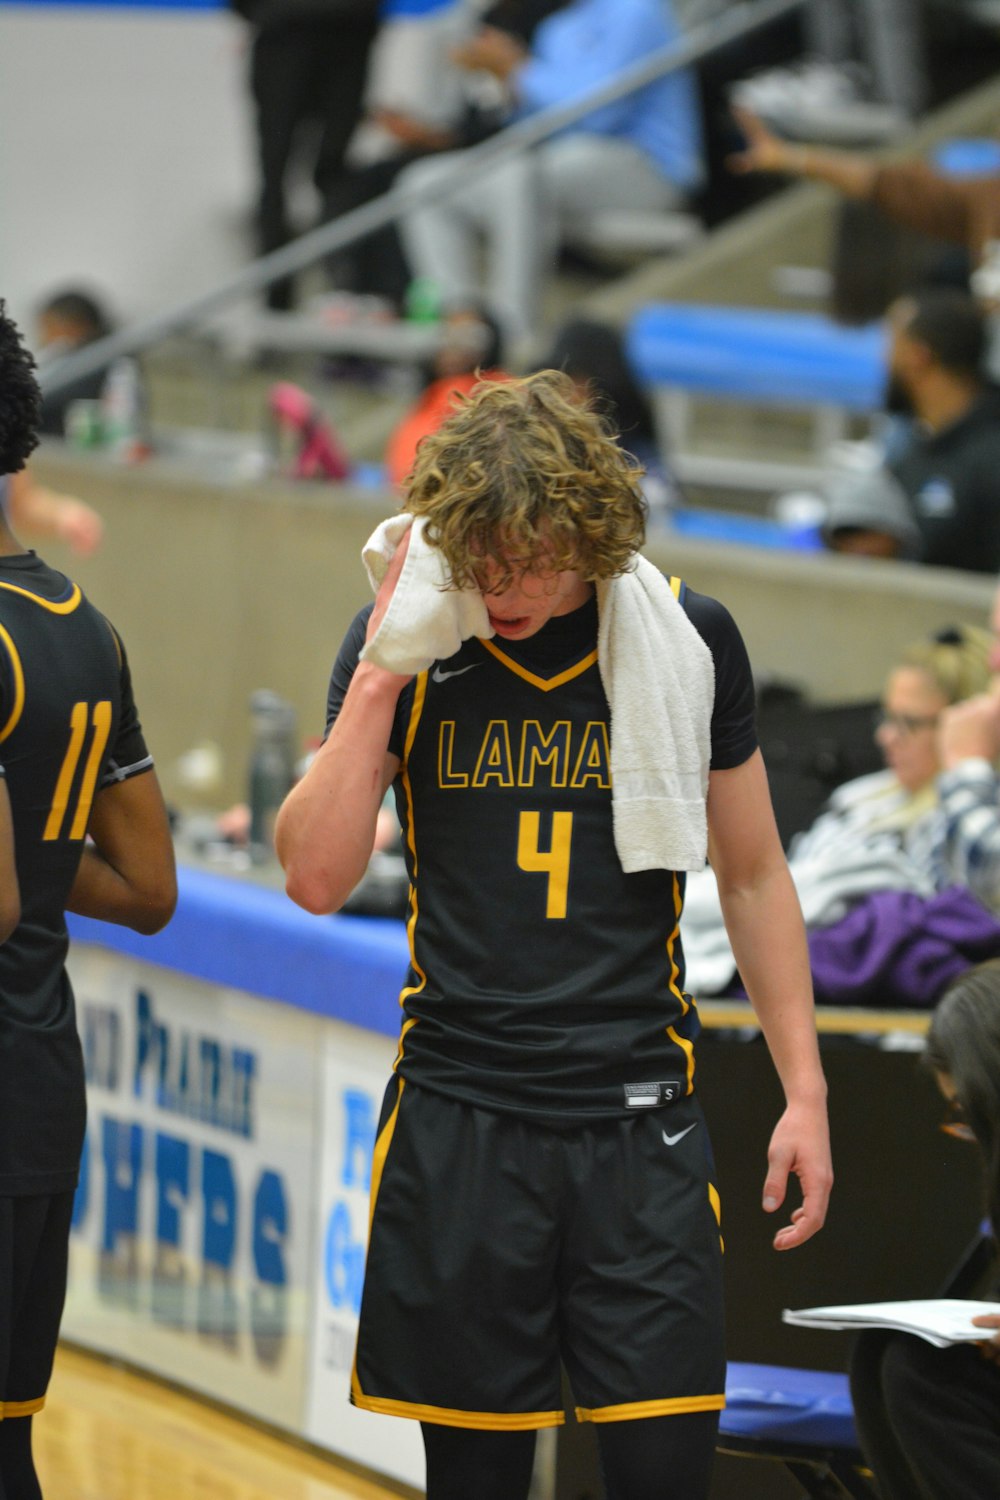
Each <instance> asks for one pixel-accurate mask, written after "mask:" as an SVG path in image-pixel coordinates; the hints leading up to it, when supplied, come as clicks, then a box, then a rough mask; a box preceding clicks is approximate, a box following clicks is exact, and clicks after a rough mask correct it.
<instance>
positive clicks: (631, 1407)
mask: <svg viewBox="0 0 1000 1500" xmlns="http://www.w3.org/2000/svg"><path fill="white" fill-rule="evenodd" d="M725 1404H726V1397H725V1394H724V1393H723V1394H721V1395H718V1396H667V1397H665V1398H664V1399H663V1400H662V1401H625V1402H623V1403H622V1405H621V1406H597V1407H595V1408H594V1409H593V1410H588V1408H587V1407H585V1406H578V1407H577V1408H576V1420H577V1421H578V1422H633V1421H635V1420H637V1419H638V1418H639V1417H676V1416H679V1415H682V1414H683V1413H685V1412H696V1411H722V1409H723V1407H724V1406H725Z"/></svg>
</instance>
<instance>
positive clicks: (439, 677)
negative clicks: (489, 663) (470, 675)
mask: <svg viewBox="0 0 1000 1500" xmlns="http://www.w3.org/2000/svg"><path fill="white" fill-rule="evenodd" d="M482 665H483V664H482V662H481V661H474V662H473V663H472V666H468V667H455V669H454V671H451V672H442V670H441V668H440V667H435V668H434V670H433V672H432V673H431V682H447V681H448V678H449V677H461V675H462V673H463V672H471V671H472V668H473V667H481V666H482Z"/></svg>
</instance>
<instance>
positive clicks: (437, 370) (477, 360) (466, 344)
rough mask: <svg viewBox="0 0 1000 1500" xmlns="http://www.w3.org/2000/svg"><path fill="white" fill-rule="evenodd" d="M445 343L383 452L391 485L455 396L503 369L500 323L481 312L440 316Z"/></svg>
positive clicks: (472, 307)
mask: <svg viewBox="0 0 1000 1500" xmlns="http://www.w3.org/2000/svg"><path fill="white" fill-rule="evenodd" d="M443 332H444V339H443V342H442V344H441V347H440V349H439V350H438V352H437V355H436V356H435V358H434V363H433V366H432V368H431V370H430V372H429V377H430V378H429V379H428V382H427V385H426V387H425V388H424V390H423V392H422V393H421V395H420V396H419V397H418V398H417V400H416V402H415V403H414V405H413V406H412V407H411V408H410V410H409V411H408V412H406V413H405V415H404V416H403V417H402V419H401V421H400V422H399V424H398V425H397V427H396V428H395V430H394V431H393V433H392V435H391V437H390V438H389V442H388V444H387V446H386V451H385V465H386V470H387V473H388V477H389V479H390V481H391V482H392V483H393V484H394V485H396V486H397V487H401V486H402V485H403V481H404V480H405V479H406V476H407V475H408V474H409V472H410V470H411V468H412V467H413V460H414V459H415V458H416V456H417V446H418V444H419V443H420V440H421V438H424V437H426V436H427V434H428V433H429V432H437V430H438V428H439V427H440V426H441V423H442V422H443V421H444V419H445V417H447V416H448V415H449V413H450V412H451V411H453V410H454V401H455V397H456V395H459V394H467V393H468V392H469V391H471V390H472V388H473V386H475V385H477V384H478V382H479V381H480V379H482V377H483V376H484V375H485V376H488V377H490V378H491V379H494V380H496V379H497V378H500V377H501V372H502V367H503V352H502V351H503V340H502V337H501V332H500V325H499V324H498V323H497V321H496V319H495V318H492V317H491V316H490V314H489V313H488V312H487V311H486V310H485V308H483V307H481V306H479V305H478V304H469V303H462V304H459V305H456V306H455V307H453V308H451V309H449V310H447V311H446V312H445V316H444V326H443Z"/></svg>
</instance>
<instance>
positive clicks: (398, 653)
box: [361, 511, 493, 677]
mask: <svg viewBox="0 0 1000 1500" xmlns="http://www.w3.org/2000/svg"><path fill="white" fill-rule="evenodd" d="M411 522H412V525H413V535H412V536H411V537H410V549H409V551H408V552H407V554H406V561H405V563H404V564H403V571H402V573H401V574H400V576H399V582H398V583H397V584H396V588H395V591H394V593H393V596H392V598H391V599H390V600H389V608H388V609H387V610H386V612H385V618H384V619H383V621H382V623H381V625H380V626H379V628H378V630H377V631H376V632H375V635H374V636H373V638H372V639H371V640H370V641H368V642H367V643H366V644H365V646H364V648H363V649H362V652H361V659H362V661H373V662H374V663H375V665H376V666H378V667H385V669H386V671H388V672H400V673H403V674H405V675H406V676H410V677H412V676H415V675H416V674H417V673H418V672H424V671H426V669H427V668H428V667H429V666H432V665H433V664H434V662H436V661H447V660H448V658H449V656H454V655H455V652H456V651H457V650H458V648H459V646H460V645H461V644H462V642H463V641H467V640H468V639H469V637H470V636H472V635H475V636H479V637H480V639H483V638H484V637H488V636H491V635H492V634H493V630H492V628H491V626H490V619H489V615H488V614H487V613H486V605H485V604H484V603H483V596H482V594H481V593H480V592H479V590H478V589H453V588H449V587H448V580H449V574H448V570H447V567H446V565H445V561H444V558H443V556H442V555H441V553H440V552H439V551H438V549H437V548H436V547H431V546H430V545H429V544H428V543H427V542H426V541H425V540H424V518H423V516H417V517H416V519H415V520H414V518H413V516H409V515H407V514H406V512H405V511H404V512H402V513H401V514H399V515H397V516H390V518H389V519H388V521H383V522H382V524H381V525H380V526H379V527H378V528H377V529H376V530H375V531H374V532H373V533H372V535H371V536H370V537H369V538H368V540H367V542H366V543H365V545H364V547H363V549H362V552H361V556H362V559H363V561H364V565H365V568H366V569H367V572H368V580H369V582H370V583H371V586H372V588H373V589H374V590H375V592H376V593H377V592H378V586H379V584H380V583H381V582H382V579H383V578H384V577H385V575H386V571H387V569H388V567H389V563H390V561H391V560H392V554H393V553H394V552H395V550H396V548H397V547H398V546H399V544H400V542H401V541H402V539H403V537H404V535H405V534H406V531H407V529H408V527H409V526H410V524H411Z"/></svg>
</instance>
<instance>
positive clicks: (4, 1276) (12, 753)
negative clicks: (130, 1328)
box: [0, 302, 176, 1500]
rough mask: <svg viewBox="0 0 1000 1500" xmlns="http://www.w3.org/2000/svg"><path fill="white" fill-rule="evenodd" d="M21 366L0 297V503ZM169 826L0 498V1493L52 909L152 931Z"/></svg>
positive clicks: (74, 1075)
mask: <svg viewBox="0 0 1000 1500" xmlns="http://www.w3.org/2000/svg"><path fill="white" fill-rule="evenodd" d="M39 406H40V398H39V391H38V386H37V384H36V382H35V378H34V374H33V361H32V359H31V356H30V355H29V354H28V353H27V351H26V350H25V349H24V347H23V345H22V344H21V342H20V339H19V337H18V333H17V329H16V328H15V326H14V324H13V323H12V322H11V321H10V320H9V319H8V318H7V317H6V315H5V312H4V306H3V303H2V302H0V502H2V495H3V490H4V488H5V483H6V476H7V475H8V474H12V473H15V472H18V471H20V470H21V469H22V467H23V465H24V461H25V459H26V458H27V456H28V454H29V453H30V452H31V451H32V449H33V448H34V446H35V441H36V438H35V432H36V427H37V422H38V413H39ZM175 900H176V878H175V873H174V858H173V846H172V842H171V838H170V828H169V824H168V820H167V816H166V811H165V808H164V805H163V798H162V796H161V794H160V789H159V785H158V783H157V780H156V776H155V774H154V772H153V770H152V760H151V758H150V756H149V754H148V752H147V750H146V746H145V743H144V742H143V737H142V730H141V728H140V726H139V720H138V717H137V715H136V710H135V704H134V702H133V698H132V688H131V682H130V678H129V670H128V662H127V660H126V657H125V651H124V648H123V646H122V643H121V640H120V639H119V637H118V635H117V634H116V633H115V631H114V630H113V628H112V627H111V625H109V623H108V622H107V620H106V619H105V618H104V616H103V615H101V614H99V613H98V611H97V610H96V609H94V607H93V606H92V605H91V604H89V603H88V602H87V600H86V599H85V598H84V596H83V595H82V594H81V592H80V590H79V588H78V587H77V585H76V584H74V583H73V582H72V581H71V580H70V579H68V578H66V577H64V576H63V575H62V574H61V573H57V572H56V571H55V570H54V569H52V568H49V567H47V566H46V565H45V563H43V562H42V560H41V559H40V558H39V557H37V556H36V555H35V554H34V553H33V552H25V551H24V550H23V548H22V547H21V546H20V545H19V543H18V541H17V539H16V538H15V536H14V534H13V533H12V531H11V530H10V527H9V525H8V524H7V519H6V516H5V514H4V510H3V505H2V503H0V1497H3V1500H40V1496H41V1490H40V1488H39V1484H38V1478H37V1475H36V1473H35V1468H34V1463H33V1461H32V1455H31V1421H32V1417H33V1415H34V1413H35V1412H37V1411H39V1410H40V1409H41V1407H42V1406H43V1405H44V1403H45V1392H46V1388H47V1386H48V1381H49V1375H50V1373H51V1369H52V1361H53V1357H54V1354H55V1347H56V1339H57V1336H58V1332H59V1320H60V1318H61V1316H62V1306H63V1301H64V1298H65V1292H66V1265H67V1251H68V1245H69V1229H70V1218H71V1214H72V1208H73V1193H74V1190H75V1188H76V1182H77V1174H78V1169H79V1165H80V1152H81V1149H82V1145H83V1131H84V1123H85V1117H86V1099H85V1091H84V1074H83V1058H82V1053H81V1048H80V1042H79V1038H78V1036H77V1030H76V1018H75V1013H74V1006H73V993H72V990H71V988H70V983H69V978H68V976H67V974H66V970H65V968H64V960H65V957H66V948H67V934H66V922H65V916H64V913H65V911H66V910H67V909H68V910H70V911H77V912H83V913H85V914H86V915H88V916H93V917H101V918H104V919H105V920H106V921H111V922H120V923H123V924H125V925H126V926H129V927H134V928H136V929H137V930H138V931H140V932H156V931H158V930H159V928H161V927H162V926H164V924H165V923H166V922H167V921H168V920H169V918H170V915H171V913H172V912H173V909H174V902H175Z"/></svg>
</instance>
